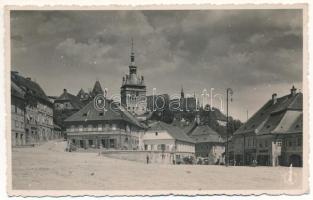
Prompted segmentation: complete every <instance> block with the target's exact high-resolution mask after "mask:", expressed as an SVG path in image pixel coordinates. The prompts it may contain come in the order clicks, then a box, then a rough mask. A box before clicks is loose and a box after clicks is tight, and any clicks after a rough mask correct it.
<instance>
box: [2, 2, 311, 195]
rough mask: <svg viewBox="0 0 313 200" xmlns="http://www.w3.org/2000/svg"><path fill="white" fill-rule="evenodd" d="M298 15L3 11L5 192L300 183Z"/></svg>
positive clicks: (200, 190)
mask: <svg viewBox="0 0 313 200" xmlns="http://www.w3.org/2000/svg"><path fill="white" fill-rule="evenodd" d="M161 8H162V7H161ZM306 12H307V6H306V5H294V6H293V5H289V6H279V5H275V6H273V7H270V6H266V7H262V6H259V7H258V6H255V7H254V8H251V7H244V6H234V7H233V8H232V9H230V8H228V7H227V8H224V7H218V6H216V7H210V6H208V7H207V8H206V7H201V6H199V7H194V8H193V7H191V8H189V9H186V7H184V8H179V6H178V7H175V8H174V7H173V8H168V9H164V8H162V9H160V7H156V8H155V9H151V8H149V9H145V8H131V7H130V8H128V9H127V7H126V8H123V9H114V7H113V8H112V9H107V8H106V9H102V8H101V7H100V8H99V9H90V8H84V7H82V8H79V9H78V8H77V7H76V8H75V9H70V7H67V8H64V9H54V8H53V7H48V8H47V9H42V8H41V7H37V8H34V9H32V8H29V7H28V8H26V9H23V7H18V8H14V7H12V8H8V9H7V12H6V13H7V17H6V18H7V25H8V27H7V29H8V30H9V31H8V32H7V37H6V38H7V40H8V41H9V42H7V43H8V44H9V47H8V48H6V51H8V54H7V55H9V58H8V59H9V61H8V62H7V63H9V64H8V66H6V76H7V88H8V89H7V94H8V99H9V104H8V105H6V108H7V111H8V113H7V116H8V118H7V119H8V120H9V121H10V122H7V123H9V124H10V127H8V128H7V132H6V138H7V141H6V143H7V149H8V150H7V153H8V156H9V158H8V160H9V162H8V169H7V170H8V172H7V173H8V174H9V177H8V188H9V191H10V193H12V194H21V195H23V194H26V196H27V194H28V195H30V194H32V193H31V192H33V191H36V192H39V193H38V194H42V195H52V196H54V195H56V196H57V195H61V194H63V195H64V194H67V195H71V194H87V195H94V194H96V195H97V194H109V192H110V191H114V194H119V195H124V194H134V195H136V194H139V195H140V194H150V192H151V193H152V194H159V195H162V194H195V195H197V194H263V193H265V194H303V193H305V192H307V191H308V177H309V175H308V156H307V154H308V144H309V141H308V138H309V136H308V134H309V132H308V125H307V123H308V121H307V117H308V108H307V106H308V103H307V101H308V93H307V92H308V90H307V87H308V85H307V83H306V81H307V80H306V77H305V74H306V73H307V68H308V66H307V63H308V61H307V58H306V57H307V49H306V46H307V33H306V31H307V23H306V21H307V19H306V17H307V13H306ZM10 108H11V110H10ZM80 191H84V192H81V193H80ZM93 192H95V193H93ZM96 192H98V193H96ZM39 196H40V195H39Z"/></svg>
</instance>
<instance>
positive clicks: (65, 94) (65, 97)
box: [54, 89, 84, 109]
mask: <svg viewBox="0 0 313 200" xmlns="http://www.w3.org/2000/svg"><path fill="white" fill-rule="evenodd" d="M62 101H69V102H71V104H72V106H73V108H74V109H81V108H82V107H83V106H84V104H83V103H82V102H81V101H80V100H79V98H78V97H77V96H75V95H72V94H71V93H69V92H67V90H66V89H64V91H63V93H62V94H61V95H60V96H59V97H58V98H57V99H56V100H55V101H54V102H56V103H57V102H62Z"/></svg>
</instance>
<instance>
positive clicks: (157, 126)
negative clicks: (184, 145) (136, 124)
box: [148, 121, 195, 143]
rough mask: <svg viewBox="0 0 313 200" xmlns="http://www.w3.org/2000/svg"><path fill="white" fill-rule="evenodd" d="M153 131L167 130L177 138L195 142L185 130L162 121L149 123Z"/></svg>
mask: <svg viewBox="0 0 313 200" xmlns="http://www.w3.org/2000/svg"><path fill="white" fill-rule="evenodd" d="M148 130H151V131H158V130H166V131H167V132H168V133H169V134H170V135H171V136H172V137H173V138H175V139H176V140H180V141H184V142H190V143H195V142H194V141H193V139H191V138H190V137H188V136H187V135H186V133H185V132H184V130H181V129H179V128H177V127H175V126H173V125H171V124H167V123H165V122H162V121H157V122H154V123H152V124H150V125H149V129H148Z"/></svg>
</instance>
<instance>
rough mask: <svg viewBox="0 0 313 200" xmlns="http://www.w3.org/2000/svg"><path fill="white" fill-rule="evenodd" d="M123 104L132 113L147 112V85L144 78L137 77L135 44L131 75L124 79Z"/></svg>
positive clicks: (140, 113) (130, 69) (130, 67)
mask: <svg viewBox="0 0 313 200" xmlns="http://www.w3.org/2000/svg"><path fill="white" fill-rule="evenodd" d="M121 104H122V105H123V106H124V107H125V108H126V109H127V110H128V111H130V112H131V113H133V114H136V115H142V114H144V113H145V112H146V108H147V99H146V85H145V82H144V77H143V76H138V75H137V66H136V65H135V53H134V50H133V44H132V48H131V56H130V65H129V74H127V75H126V76H125V77H123V82H122V86H121Z"/></svg>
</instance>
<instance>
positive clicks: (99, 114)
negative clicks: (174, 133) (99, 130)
mask: <svg viewBox="0 0 313 200" xmlns="http://www.w3.org/2000/svg"><path fill="white" fill-rule="evenodd" d="M114 120H123V121H127V122H129V123H131V124H133V125H136V126H138V127H140V128H145V127H144V126H143V125H142V124H141V123H140V122H139V121H138V120H137V119H136V118H135V117H134V116H132V115H131V114H130V113H129V112H128V111H126V110H125V109H124V108H123V107H120V106H118V105H117V103H115V102H114V103H113V101H111V100H107V99H106V111H104V112H103V111H100V110H98V109H96V108H95V105H94V101H93V100H92V101H90V102H89V103H88V104H87V105H86V106H84V107H83V108H82V109H81V110H79V111H77V112H76V113H74V114H73V115H71V116H70V117H68V118H67V119H65V122H67V123H69V122H87V121H114Z"/></svg>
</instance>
